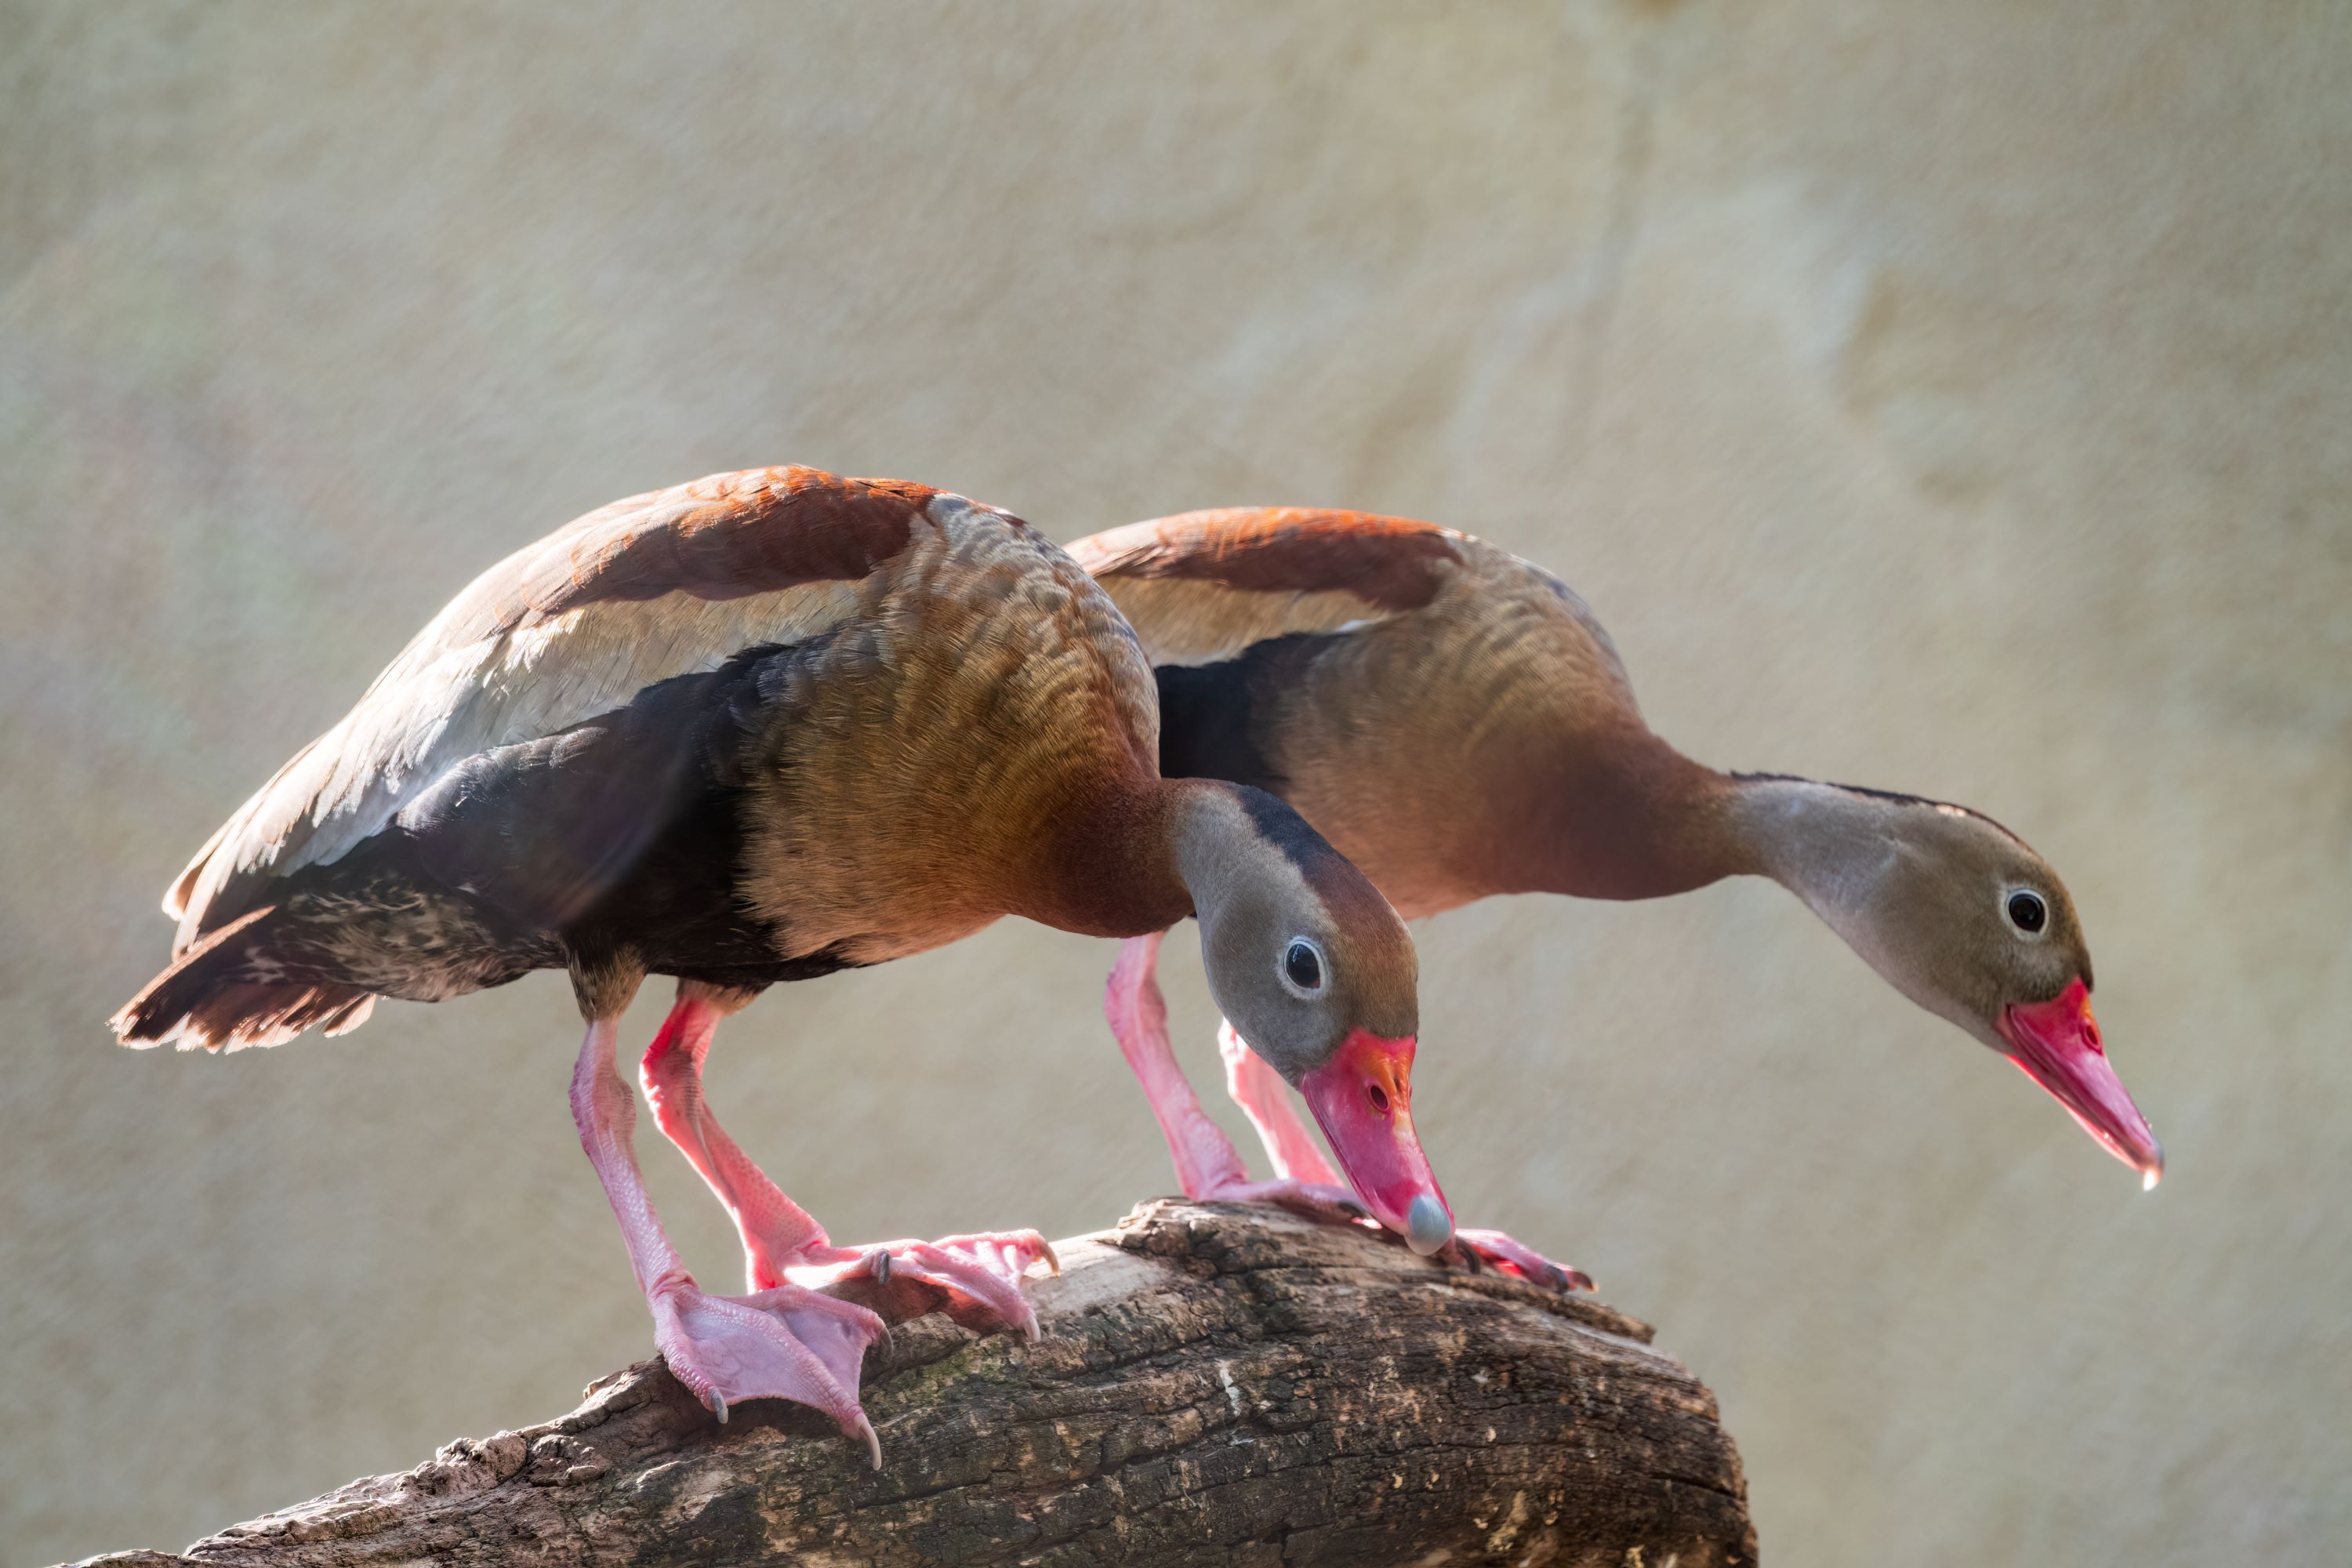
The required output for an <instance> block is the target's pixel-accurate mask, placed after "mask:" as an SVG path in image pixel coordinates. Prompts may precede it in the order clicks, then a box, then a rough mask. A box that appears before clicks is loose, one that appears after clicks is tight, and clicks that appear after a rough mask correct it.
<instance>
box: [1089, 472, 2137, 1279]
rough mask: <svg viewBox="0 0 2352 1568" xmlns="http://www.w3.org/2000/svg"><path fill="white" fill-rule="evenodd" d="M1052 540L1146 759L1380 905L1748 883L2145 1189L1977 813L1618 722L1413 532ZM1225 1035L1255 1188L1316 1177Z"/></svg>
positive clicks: (1632, 713) (2105, 1080)
mask: <svg viewBox="0 0 2352 1568" xmlns="http://www.w3.org/2000/svg"><path fill="white" fill-rule="evenodd" d="M1070 550H1071V553H1072V554H1073V555H1075V556H1076V557H1077V559H1078V560H1079V561H1080V562H1081V563H1083V564H1085V565H1086V567H1087V569H1088V570H1089V571H1091V572H1092V573H1093V574H1095V577H1096V579H1097V581H1099V582H1100V583H1101V584H1103V586H1104V587H1105V588H1107V589H1108V590H1109V592H1110V595H1111V597H1112V598H1113V599H1114V600H1115V601H1117V602H1118V606H1119V608H1120V610H1121V611H1122V612H1124V613H1125V614H1126V616H1127V617H1128V619H1129V622H1130V623H1131V624H1132V625H1133V626H1134V627H1135V629H1136V633H1137V635H1138V636H1139V637H1140V638H1141V639H1142V642H1143V646H1144V649H1145V651H1146V652H1147V653H1148V654H1149V655H1150V658H1151V661H1152V664H1153V666H1154V668H1155V672H1156V676H1157V679H1158V681H1159V686H1160V770H1161V772H1162V773H1166V774H1167V775H1168V776H1170V777H1171V778H1173V777H1187V776H1198V777H1206V778H1218V779H1225V780H1230V781H1233V782H1235V783H1242V784H1254V785H1255V786H1256V787H1258V788H1260V789H1264V790H1267V791H1271V792H1273V793H1274V794H1276V795H1281V796H1282V797H1283V798H1284V799H1285V800H1286V801H1288V802H1289V803H1290V804H1291V805H1294V806H1296V807H1297V809H1298V811H1299V813H1300V814H1301V815H1302V816H1305V817H1306V818H1307V821H1309V822H1311V823H1313V824H1314V825H1315V826H1316V828H1317V829H1318V831H1320V832H1321V833H1322V834H1323V835H1324V836H1325V837H1328V839H1329V840H1330V841H1331V843H1332V844H1333V845H1334V846H1336V847H1338V848H1339V851H1340V852H1341V853H1342V854H1344V855H1346V856H1347V857H1348V858H1349V859H1350V860H1351V861H1352V862H1353V863H1354V864H1355V865H1356V866H1358V867H1360V868H1361V869H1362V870H1363V871H1364V872H1365V873H1366V874H1367V875H1369V876H1370V878H1371V879H1372V880H1373V882H1374V883H1375V884H1377V885H1378V886H1379V888H1380V889H1381V891H1382V892H1383V893H1385V894H1386V895H1387V896H1388V898H1389V900H1390V901H1391V903H1393V904H1394V905H1395V906H1396V908H1397V909H1398V910H1399V911H1400V912H1401V913H1402V914H1403V915H1405V916H1406V917H1407V918H1408V919H1412V918H1417V917H1420V916H1424V915H1433V914H1436V913H1439V912H1441V911H1443V910H1450V909H1454V908H1457V907H1459V906H1461V905H1463V904H1466V903H1469V902H1471V901H1473V900H1477V899H1482V898H1486V897H1487V896H1489V895H1491V894H1496V893H1524V892H1553V893H1565V894H1570V895H1571V896H1574V897H1579V898H1591V899H1649V898H1658V897H1663V896H1664V895H1667V894H1671V893H1680V892H1685V891H1687V890H1689V889H1695V888H1701V887H1705V886H1706V885H1707V884H1708V883H1711V882H1715V881H1717V880H1720V879H1723V878H1726V877H1732V876H1741V875H1748V876H1761V877H1768V878H1770V879H1772V880H1774V881H1777V882H1779V883H1780V885H1781V886H1783V887H1785V888H1787V889H1789V890H1790V891H1791V892H1792V893H1794V894H1796V896H1797V897H1798V898H1799V899H1800V900H1802V901H1803V903H1804V904H1805V905H1806V907H1807V908H1809V909H1811V910H1812V911H1813V912H1814V913H1815V914H1816V915H1818V916H1820V917H1821V919H1822V921H1824V922H1825V923H1827V924H1828V925H1829V927H1830V928H1831V929H1832V931H1836V932H1837V934H1838V935H1839V936H1841V937H1843V939H1844V940H1845V942H1846V943H1847V944H1848V945H1849V946H1850V947H1852V948H1853V950H1854V952H1857V953H1859V954H1860V955H1861V956H1862V958H1863V960H1864V962H1865V963H1868V964H1869V965H1870V966H1871V967H1872V968H1873V969H1874V970H1876V971H1877V972H1878V973H1879V974H1880V975H1882V976H1883V977H1884V978H1885V980H1886V981H1887V982H1888V984H1892V985H1893V986H1894V987H1895V989H1896V990H1897V991H1899V992H1901V993H1902V994H1904V995H1906V996H1907V997H1909V998H1910V999H1911V1000H1912V1001H1914V1002H1916V1003H1917V1004H1918V1005H1920V1006H1922V1007H1924V1008H1926V1009H1927V1011H1929V1012H1931V1013H1934V1014H1936V1015H1937V1016H1939V1017H1942V1018H1945V1019H1947V1020H1948V1021H1949V1022H1951V1023H1952V1024H1953V1025H1955V1026H1958V1028H1959V1029H1960V1030H1961V1031H1962V1032H1963V1033H1965V1034H1967V1035H1968V1036H1969V1037H1971V1038H1973V1039H1975V1040H1977V1041H1979V1042H1980V1043H1981V1044H1983V1045H1985V1046H1988V1047H1991V1048H1992V1049H1993V1050H1995V1051H1997V1052H1999V1053H2000V1054H2001V1055H2002V1056H2005V1057H2007V1058H2009V1059H2010V1060H2011V1061H2012V1062H2014V1063H2015V1064H2016V1065H2017V1066H2018V1067H2019V1068H2021V1069H2023V1071H2024V1072H2025V1073H2026V1075H2027V1076H2028V1077H2030V1078H2032V1079H2033V1081H2034V1082H2036V1083H2038V1084H2040V1085H2041V1086H2042V1088H2043V1089H2046V1090H2048V1091H2049V1092H2050V1094H2051V1095H2052V1096H2053V1098H2055V1099H2056V1100H2058V1102H2059V1103H2060V1104H2061V1105H2063V1106H2064V1107H2065V1108H2066V1110H2068V1112H2069V1113H2071V1114H2072V1115H2073V1116H2074V1120H2075V1121H2079V1122H2080V1123H2081V1124H2082V1126H2083V1128H2084V1131H2087V1132H2089V1133H2090V1135H2091V1136H2092V1137H2093V1138H2095V1139H2096V1140H2097V1141H2098V1142H2099V1143H2100V1145H2101V1146H2102V1147H2104V1148H2105V1149H2106V1150H2107V1151H2108V1152H2110V1153H2112V1154H2114V1155H2115V1156H2116V1158H2117V1159H2119V1160H2121V1161H2123V1162H2124V1163H2126V1164H2128V1165H2130V1166H2131V1167H2132V1168H2133V1169H2134V1170H2136V1171H2137V1172H2138V1173H2140V1176H2141V1179H2142V1181H2143V1183H2144V1184H2146V1185H2147V1186H2151V1187H2152V1186H2154V1185H2155V1184H2156V1183H2157V1180H2158V1177H2159V1176H2161V1175H2162V1173H2163V1171H2164V1152H2163V1150H2162V1149H2161V1148H2160V1147H2159V1146H2158V1143H2157V1141H2156V1138H2155V1136H2154V1135H2153V1134H2152V1133H2151V1132H2150V1131H2148V1125H2147V1121H2146V1119H2145V1118H2143V1117H2142V1116H2141V1115H2140V1113H2139V1110H2138V1108H2137V1106H2135V1105H2134V1104H2133V1103H2132V1099H2131V1096H2130V1095H2129V1094H2127V1093H2126V1091H2125V1089H2124V1086H2123V1082H2122V1080H2121V1079H2119V1078H2118V1077H2117V1076H2116V1069H2115V1067H2114V1065H2113V1064H2112V1063H2111V1062H2110V1061H2109V1060H2108V1059H2107V1056H2106V1050H2105V1043H2104V1042H2103V1041H2102V1040H2101V1038H2100V1035H2099V1026H2098V1024H2097V1022H2096V1020H2095V1019H2094V1017H2093V1016H2092V1014H2091V985H2092V976H2091V957H2090V952H2089V950H2088V948H2087V946H2086V945H2085V942H2084V936H2083V928H2082V924H2081V921H2079V920H2078V919H2077V917H2076V914H2075V911H2074V900H2072V899H2071V898H2070V897H2069V896H2068V894H2067V891H2066V887H2065V884H2064V883H2063V882H2062V881H2061V880H2060V879H2059V877H2058V874H2057V872H2056V871H2054V870H2053V869H2052V868H2051V866H2050V864H2049V862H2047V861H2046V860H2044V859H2043V858H2042V857H2041V856H2040V855H2038V854H2036V853H2035V852H2034V851H2033V849H2032V847H2029V846H2028V845H2027V844H2026V843H2025V842H2024V841H2023V840H2022V839H2021V838H2019V837H2017V836H2016V835H2015V834H2013V833H2011V832H2010V831H2009V830H2008V829H2007V828H2005V827H2002V826H2000V824H1999V823H1997V822H1995V821H1993V820H1992V819H1991V818H1990V817H1989V816H1983V815H1982V814H1980V813H1978V812H1975V811H1971V810H1969V808H1967V807H1965V806H1958V805H1947V804H1945V803H1943V802H1940V801H1933V800H1927V799H1923V798H1921V797H1919V796H1916V795H1898V794H1893V793H1889V792H1886V791H1883V790H1874V789H1863V788H1857V787H1854V786H1852V785H1847V784H1825V783H1821V782H1818V781H1816V780H1812V779H1808V778H1800V777H1795V776H1792V775H1789V774H1783V773H1720V772H1717V770H1715V769H1713V768H1710V767H1707V766H1705V765H1704V764H1702V763H1696V762H1694V761H1692V760H1691V759H1690V758H1688V757H1686V756H1685V755H1684V754H1683V753H1682V752H1678V751H1676V750H1675V748H1674V747H1673V746H1671V745H1669V744H1668V743H1667V742H1665V741H1664V740H1662V739H1660V738H1659V737H1658V736H1657V735H1656V734H1654V733H1653V732H1652V731H1651V730H1650V727H1649V725H1648V724H1647V723H1646V722H1644V721H1643V717H1642V713H1641V710H1640V708H1639V707H1638V706H1637V705H1636V703H1635V702H1634V700H1633V685H1632V683H1631V681H1630V680H1629V679H1627V677H1626V674H1625V668H1624V666H1623V664H1622V662H1621V661H1620V660H1619V658H1618V657H1617V651H1616V648H1615V647H1613V646H1612V643H1611V641H1610V638H1609V634H1608V633H1607V632H1606V631H1604V630H1603V629H1602V628H1601V624H1600V622H1599V621H1597V620H1596V619H1594V617H1593V616H1592V613H1591V611H1590V610H1589V609H1588V608H1587V607H1586V606H1585V605H1584V603H1583V601H1582V600H1580V599H1579V598H1578V597H1577V596H1576V595H1575V594H1573V593H1571V592H1570V590H1569V589H1568V587H1567V586H1566V585H1565V584H1562V583H1561V582H1560V581H1559V579H1557V578H1555V577H1553V576H1552V575H1551V574H1549V573H1548V572H1545V571H1543V570H1542V569H1541V568H1539V567H1537V566H1534V565H1532V564H1530V563H1528V562H1525V561H1522V560H1520V559H1518V558H1517V557H1516V556H1514V555H1511V554H1510V553H1508V552H1506V551H1503V550H1501V549H1499V548H1497V547H1496V546H1495V545H1492V544H1489V543H1486V542H1484V541H1482V540H1479V539H1475V538H1473V537H1471V536H1469V535H1467V534H1464V533H1459V532H1456V531H1453V530H1450V529H1445V528H1441V527H1438V526H1436V525H1434V524H1432V523H1427V522H1420V521H1412V520H1410V519H1404V518H1391V517H1378V516H1372V515H1369V514H1366V513H1361V512H1350V511H1326V510H1306V509H1297V508H1275V507H1243V508H1232V509H1227V510H1213V511H1198V512H1189V513H1185V514H1183V515H1181V516H1176V517H1169V518H1163V519H1160V520H1159V521H1151V522H1140V523H1136V524H1133V525H1131V526H1129V527H1125V528H1119V529H1114V530H1112V531H1108V532H1106V533H1099V534H1097V535H1095V536H1093V537H1092V538H1089V539H1085V540H1081V541H1079V542H1077V543H1076V544H1074V545H1072V546H1071V547H1070ZM1147 960H1148V954H1147V953H1145V952H1142V950H1141V949H1137V950H1136V951H1135V952H1133V954H1131V955H1130V957H1129V960H1128V961H1127V962H1123V963H1122V965H1121V971H1122V972H1125V973H1127V976H1128V983H1129V984H1136V983H1137V982H1138V981H1141V982H1146V983H1148V981H1149V978H1150V973H1149V964H1148V962H1147ZM1119 980H1120V977H1119V976H1118V975H1115V976H1114V983H1113V992H1114V995H1113V1000H1112V1005H1111V1013H1112V1016H1113V1022H1114V1026H1115V1027H1117V1026H1119V1023H1120V1015H1121V1012H1122V1005H1121V1003H1120V1001H1119V998H1118V985H1119ZM1245 1038H1246V1032H1245V1031H1244V1032H1243V1033H1240V1034H1237V1033H1236V1032H1235V1031H1234V1027H1233V1026H1232V1025H1231V1024H1230V1023H1229V1024H1228V1025H1227V1026H1226V1027H1225V1028H1224V1030H1223V1035H1222V1039H1223V1047H1224V1052H1225V1059H1226V1064H1227V1076H1228V1085H1229V1087H1230V1089H1231V1090H1232V1093H1233V1095H1234V1099H1235V1100H1238V1101H1239V1102H1240V1103H1241V1105H1242V1107H1243V1108H1244V1110H1245V1111H1246V1112H1247V1113H1248V1114H1249V1116H1250V1118H1251V1120H1252V1121H1254V1122H1255V1124H1256V1126H1257V1128H1258V1130H1259V1132H1260V1134H1261V1136H1262V1138H1263V1139H1264V1141H1265V1145H1266V1148H1267V1152H1268V1153H1269V1155H1270V1156H1271V1158H1272V1160H1273V1162H1274V1164H1275V1167H1276V1173H1277V1176H1278V1178H1279V1179H1281V1180H1284V1181H1287V1182H1289V1183H1292V1184H1296V1185H1297V1187H1299V1188H1300V1189H1302V1190H1303V1191H1304V1192H1306V1193H1308V1194H1312V1193H1313V1192H1315V1191H1318V1190H1320V1189H1321V1188H1322V1187H1323V1186H1325V1185H1326V1184H1330V1183H1331V1182H1332V1181H1333V1180H1334V1178H1333V1177H1332V1174H1331V1173H1330V1171H1329V1168H1328V1166H1327V1165H1325V1164H1324V1163H1323V1161H1322V1159H1321V1156H1320V1155H1319V1154H1318V1152H1316V1149H1315V1146H1314V1142H1313V1140H1312V1139H1311V1138H1309V1137H1308V1136H1307V1132H1306V1130H1305V1129H1304V1128H1303V1127H1301V1126H1300V1125H1299V1123H1298V1121H1297V1118H1296V1116H1294V1115H1293V1114H1292V1112H1291V1110H1290V1108H1289V1104H1288V1101H1287V1100H1286V1097H1285V1096H1284V1095H1283V1093H1282V1086H1281V1084H1280V1083H1279V1082H1277V1081H1276V1080H1275V1079H1272V1078H1271V1077H1270V1076H1269V1075H1268V1074H1266V1073H1265V1071H1264V1070H1263V1068H1262V1067H1261V1066H1260V1065H1259V1063H1258V1062H1257V1060H1256V1058H1255V1057H1254V1056H1253V1055H1252V1054H1251V1053H1250V1051H1249V1050H1248V1049H1247V1048H1246V1047H1245V1045H1244V1040H1245ZM1260 1185H1261V1186H1263V1185H1264V1184H1260ZM1460 1239H1461V1241H1462V1243H1463V1244H1464V1245H1465V1247H1469V1248H1470V1249H1471V1250H1472V1251H1473V1252H1475V1253H1477V1254H1479V1255H1481V1256H1483V1257H1485V1258H1487V1259H1488V1260H1490V1261H1492V1262H1495V1263H1496V1264H1498V1265H1500V1266H1502V1267H1503V1268H1506V1269H1507V1270H1515V1271H1518V1272H1523V1273H1526V1274H1528V1275H1529V1276H1531V1277H1534V1278H1539V1279H1549V1280H1551V1281H1553V1282H1555V1283H1581V1282H1583V1280H1582V1277H1581V1276H1580V1275H1579V1274H1577V1273H1576V1272H1575V1271H1573V1270H1570V1269H1566V1268H1561V1267H1560V1266H1559V1265H1556V1264H1554V1263H1552V1262H1551V1261H1550V1260H1549V1259H1547V1258H1543V1257H1542V1256H1541V1255H1540V1254H1538V1253H1537V1252H1535V1251H1534V1250H1533V1249H1531V1248H1528V1247H1524V1246H1522V1245H1520V1244H1519V1243H1517V1242H1516V1241H1514V1240H1512V1239H1511V1238H1510V1237H1506V1236H1502V1235H1500V1234H1499V1233H1496V1232H1493V1231H1485V1230H1465V1231H1462V1232H1461V1233H1460Z"/></svg>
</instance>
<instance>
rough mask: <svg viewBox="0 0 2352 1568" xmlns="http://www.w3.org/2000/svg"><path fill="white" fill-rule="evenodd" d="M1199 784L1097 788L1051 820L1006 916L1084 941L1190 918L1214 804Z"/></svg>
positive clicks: (1148, 780)
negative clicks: (1208, 818)
mask: <svg viewBox="0 0 2352 1568" xmlns="http://www.w3.org/2000/svg"><path fill="white" fill-rule="evenodd" d="M1201 784H1202V781H1198V780H1191V779H1183V780H1163V779H1160V778H1158V777H1156V776H1147V777H1142V778H1138V779H1134V780H1131V781H1122V782H1120V783H1118V784H1115V785H1104V786H1101V787H1098V788H1097V789H1094V790H1091V791H1089V792H1087V795H1086V796H1085V797H1084V798H1083V799H1081V800H1074V801H1071V802H1068V803H1066V804H1065V805H1063V806H1061V807H1060V808H1058V809H1056V810H1055V811H1054V812H1053V813H1052V814H1051V815H1052V817H1053V821H1054V831H1053V833H1052V834H1051V836H1050V837H1049V839H1048V841H1047V842H1046V843H1045V846H1044V847H1043V854H1042V856H1041V858H1040V861H1039V864H1038V866H1037V868H1036V869H1035V871H1034V874H1033V875H1032V876H1031V877H1029V878H1027V879H1025V893H1024V897H1022V898H1020V899H1019V900H1017V901H1016V902H1015V905H1014V907H1013V913H1015V914H1019V915H1024V916H1026V917H1027V918H1029V919H1031V920H1034V921H1040V922H1041V923H1043V924H1045V925H1050V926H1054V927H1056V928H1058V929H1060V930H1062V931H1077V932H1079V933H1081V934H1083V935H1087V936H1116V937H1130V936H1147V935H1150V933H1151V932H1154V931H1166V930H1167V929H1168V928H1169V927H1170V926H1172V925H1174V924H1175V923H1176V922H1177V921H1181V920H1183V919H1184V918H1185V917H1187V916H1189V915H1191V914H1192V912H1193V893H1192V888H1193V886H1194V884H1195V882H1196V880H1206V879H1209V877H1210V875H1211V873H1212V871H1213V868H1211V867H1209V866H1208V865H1207V864H1206V863H1205V861H1204V860H1203V856H1204V855H1207V854H1208V853H1209V852H1210V851H1209V848H1208V847H1209V846H1211V845H1213V843H1215V842H1216V841H1217V839H1216V836H1215V835H1214V834H1213V833H1210V832H1207V831H1205V830H1204V829H1205V826H1206V824H1205V821H1204V814H1205V813H1207V812H1210V811H1212V810H1214V809H1215V808H1216V807H1217V805H1218V802H1216V801H1214V800H1212V799H1209V798H1206V796H1207V795H1208V794H1209V793H1210V792H1209V791H1208V790H1205V789H1203V788H1202V787H1198V786H1200V785H1201Z"/></svg>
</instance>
